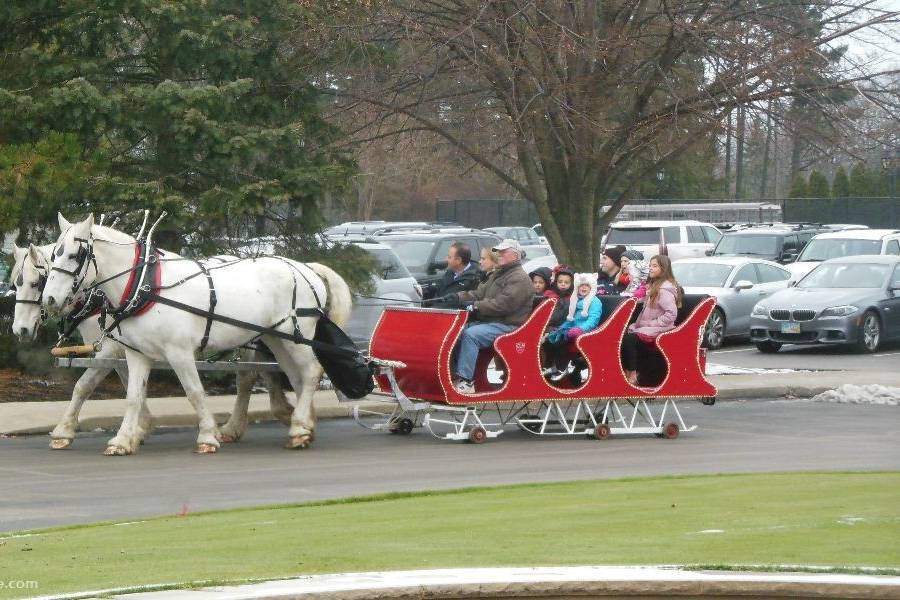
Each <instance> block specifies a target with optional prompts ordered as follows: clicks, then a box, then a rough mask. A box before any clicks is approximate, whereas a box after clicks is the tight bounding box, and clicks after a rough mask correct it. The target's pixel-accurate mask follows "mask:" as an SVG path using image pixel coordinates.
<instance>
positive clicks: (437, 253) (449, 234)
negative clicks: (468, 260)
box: [378, 228, 501, 287]
mask: <svg viewBox="0 0 900 600" xmlns="http://www.w3.org/2000/svg"><path fill="white" fill-rule="evenodd" d="M500 240H501V238H500V237H499V236H497V235H495V234H493V233H488V232H487V231H482V230H480V229H467V228H452V229H440V230H434V231H416V232H401V233H391V234H385V235H380V236H378V242H379V243H381V244H385V245H387V246H390V248H391V249H392V250H393V251H394V252H396V253H397V256H398V257H399V258H400V262H402V263H403V264H404V266H406V268H407V269H409V272H410V273H412V276H413V277H415V278H416V281H418V282H419V284H420V285H422V286H423V287H424V286H426V285H428V284H430V283H436V282H437V281H438V280H439V279H440V278H441V275H443V272H444V271H445V270H446V269H447V251H448V250H449V249H450V244H452V243H453V242H463V243H464V244H466V245H468V246H469V248H470V249H471V250H472V260H474V261H477V260H478V255H479V254H480V253H481V249H482V248H490V247H492V246H494V244H496V243H497V242H499V241H500Z"/></svg>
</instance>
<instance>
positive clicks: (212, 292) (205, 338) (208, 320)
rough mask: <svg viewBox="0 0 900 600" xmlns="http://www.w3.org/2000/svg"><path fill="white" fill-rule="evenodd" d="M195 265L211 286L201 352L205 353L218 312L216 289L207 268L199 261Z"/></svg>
mask: <svg viewBox="0 0 900 600" xmlns="http://www.w3.org/2000/svg"><path fill="white" fill-rule="evenodd" d="M194 263H195V264H196V265H197V267H198V268H199V269H200V271H202V272H203V274H204V275H206V283H208V284H209V312H208V313H207V316H206V329H205V330H204V331H203V339H202V340H201V341H200V352H203V351H204V350H205V349H206V344H208V343H209V329H210V328H211V327H212V322H213V314H214V313H215V312H216V304H217V302H218V301H217V299H216V287H215V286H214V285H213V280H212V276H211V275H210V274H209V271H207V270H206V267H204V266H203V263H201V262H200V261H199V260H195V261H194Z"/></svg>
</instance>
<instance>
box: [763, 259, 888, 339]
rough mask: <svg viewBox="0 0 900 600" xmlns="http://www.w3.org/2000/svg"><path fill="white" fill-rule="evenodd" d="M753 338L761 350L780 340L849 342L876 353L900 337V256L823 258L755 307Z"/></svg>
mask: <svg viewBox="0 0 900 600" xmlns="http://www.w3.org/2000/svg"><path fill="white" fill-rule="evenodd" d="M750 339H751V341H753V342H754V343H755V344H756V347H757V348H758V349H759V350H760V352H777V351H778V350H779V349H780V348H781V346H782V344H851V345H852V346H853V347H854V348H855V349H856V350H858V351H860V352H875V351H876V350H877V349H878V347H879V346H880V345H881V342H882V341H884V340H887V339H900V256H848V257H845V258H834V259H831V260H827V261H825V262H823V263H820V264H819V265H818V266H817V267H816V268H815V269H813V270H812V271H810V272H809V273H808V274H807V275H806V277H804V278H803V279H801V280H800V281H799V282H797V284H796V285H795V286H794V287H789V288H787V289H785V290H782V291H780V292H776V293H775V294H772V296H770V297H769V298H767V299H765V300H762V301H760V302H759V303H758V304H757V305H756V306H755V307H754V308H753V313H752V315H751V318H750Z"/></svg>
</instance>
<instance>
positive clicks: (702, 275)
mask: <svg viewBox="0 0 900 600" xmlns="http://www.w3.org/2000/svg"><path fill="white" fill-rule="evenodd" d="M672 271H673V273H674V275H675V279H676V280H677V281H678V283H679V284H681V286H682V287H684V291H685V293H687V294H707V295H709V296H713V297H715V299H716V308H715V310H714V311H713V313H712V315H710V317H709V321H708V322H707V324H706V330H705V333H704V340H703V341H704V345H705V346H706V347H707V348H711V349H715V348H718V347H720V346H721V345H722V343H723V342H724V341H725V338H726V337H734V336H747V335H749V334H750V313H751V311H752V310H753V307H754V305H755V304H756V303H757V302H759V301H760V300H761V299H763V298H766V297H768V296H770V295H771V294H773V293H775V292H777V291H778V290H782V289H785V288H786V287H787V285H788V280H789V279H790V278H791V273H790V271H788V270H787V269H785V268H784V267H782V266H781V265H779V264H778V263H774V262H770V261H768V260H761V259H757V258H749V257H746V256H735V257H724V256H717V257H712V256H711V257H708V258H686V259H683V260H678V261H675V262H673V263H672Z"/></svg>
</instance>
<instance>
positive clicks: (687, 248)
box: [602, 221, 722, 261]
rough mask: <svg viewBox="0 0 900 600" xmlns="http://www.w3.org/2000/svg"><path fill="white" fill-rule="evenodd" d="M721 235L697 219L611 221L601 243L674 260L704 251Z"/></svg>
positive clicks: (691, 256) (712, 245) (711, 246)
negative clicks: (665, 255)
mask: <svg viewBox="0 0 900 600" xmlns="http://www.w3.org/2000/svg"><path fill="white" fill-rule="evenodd" d="M720 237H722V232H720V231H719V230H718V229H716V228H715V227H713V226H712V225H710V224H709V223H701V222H700V221H619V222H617V223H613V224H612V225H610V227H609V232H608V233H607V234H606V237H605V238H604V242H603V244H602V246H603V247H604V248H606V247H607V246H617V245H622V246H625V247H626V248H628V249H629V250H638V251H640V252H642V253H643V254H644V256H645V257H646V258H647V259H649V258H650V257H651V256H653V255H655V254H668V256H669V258H671V259H672V260H673V261H674V260H679V259H682V258H693V257H700V256H704V255H706V251H707V250H712V249H713V248H714V247H715V245H716V243H717V242H718V241H719V238H720Z"/></svg>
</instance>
